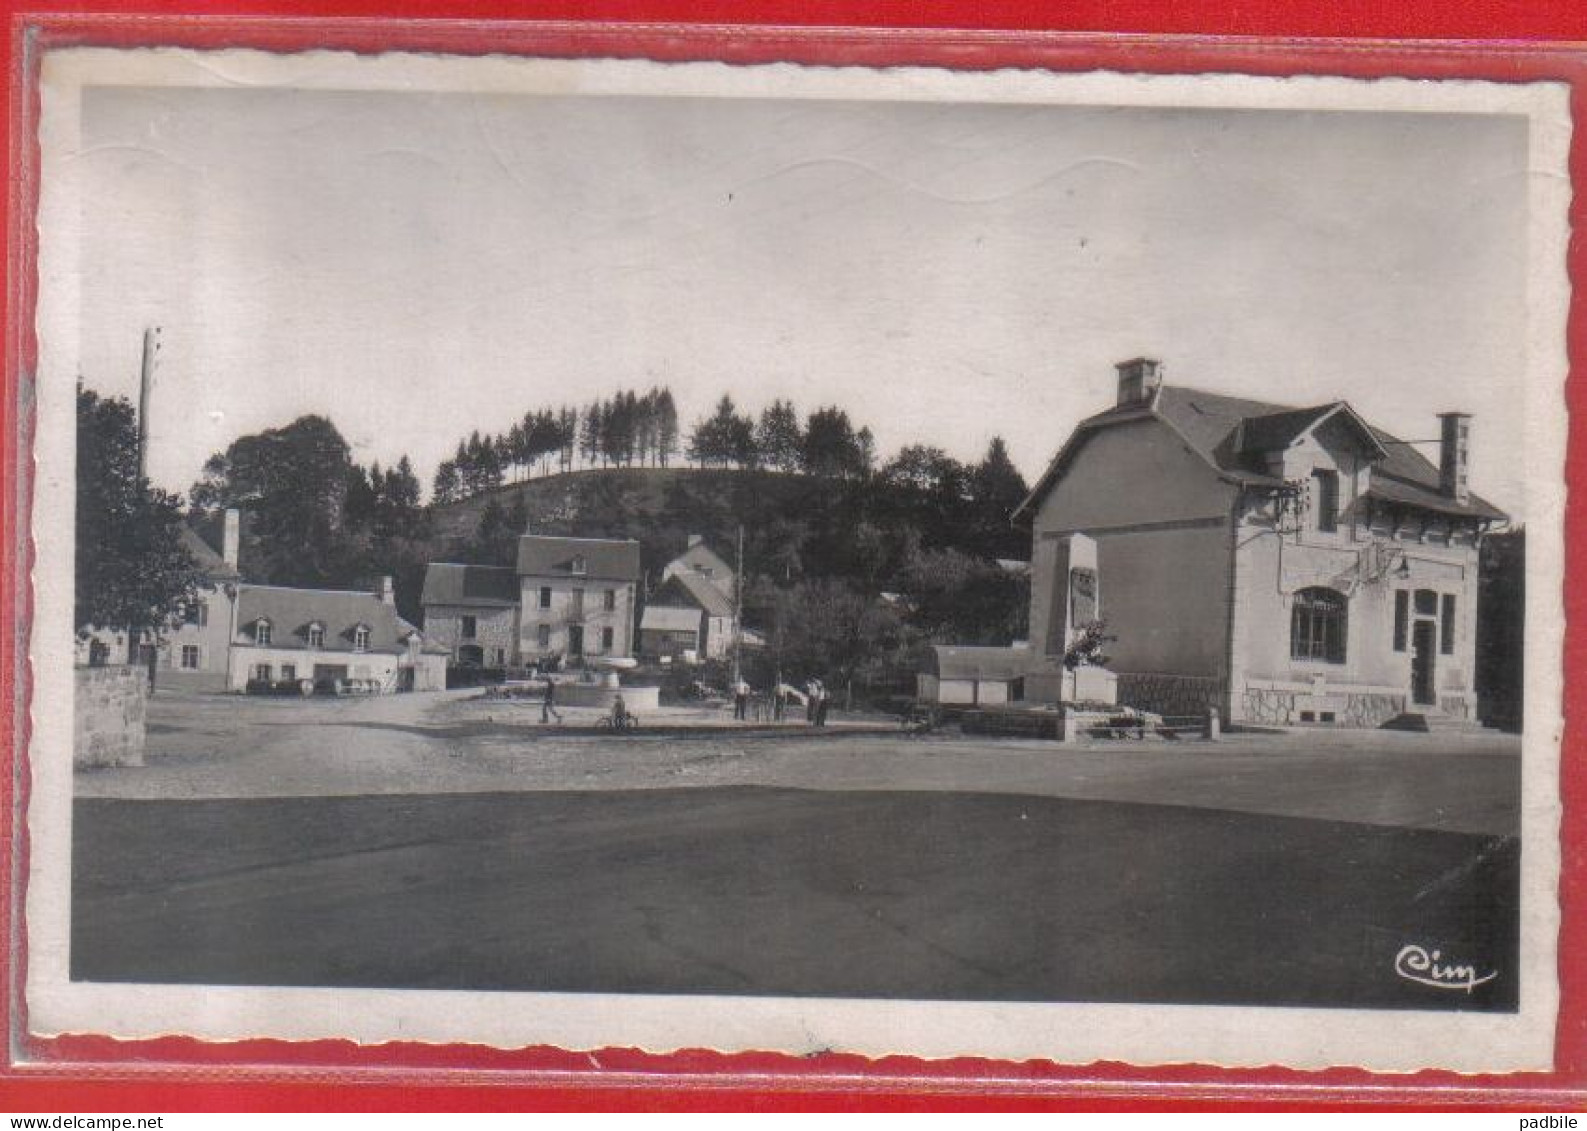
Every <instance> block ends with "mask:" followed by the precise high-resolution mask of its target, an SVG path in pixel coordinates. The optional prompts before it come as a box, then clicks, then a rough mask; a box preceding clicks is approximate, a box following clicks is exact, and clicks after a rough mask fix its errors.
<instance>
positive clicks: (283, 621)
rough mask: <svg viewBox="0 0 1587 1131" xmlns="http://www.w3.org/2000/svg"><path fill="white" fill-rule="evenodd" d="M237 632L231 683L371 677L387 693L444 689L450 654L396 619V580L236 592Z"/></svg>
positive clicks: (247, 587)
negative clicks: (343, 586) (365, 585)
mask: <svg viewBox="0 0 1587 1131" xmlns="http://www.w3.org/2000/svg"><path fill="white" fill-rule="evenodd" d="M231 611H232V616H233V617H234V619H235V624H236V629H235V631H234V633H233V637H232V640H231V644H230V647H229V649H228V664H227V673H226V686H227V688H228V689H230V690H233V691H240V690H244V689H245V688H246V687H247V686H248V684H250V683H260V682H269V683H283V682H291V681H298V682H304V681H310V682H313V683H314V684H316V685H322V686H323V685H329V684H332V683H334V681H336V680H354V679H356V680H371V681H374V682H375V683H378V684H379V685H380V686H381V687H383V688H385V689H386V690H389V691H438V690H441V689H443V688H444V687H445V686H446V654H445V652H444V650H442V649H440V648H437V647H435V646H433V645H432V644H430V643H429V642H428V641H426V640H425V638H424V636H423V634H422V633H421V632H420V631H419V629H418V628H416V627H415V626H414V625H411V624H409V623H408V622H407V621H406V620H404V619H403V618H402V617H401V616H399V615H398V614H397V607H396V600H395V597H394V594H393V591H392V585H391V579H390V578H389V577H386V578H381V580H380V584H379V586H378V587H377V588H375V589H372V590H358V589H300V588H295V587H292V586H286V585H252V584H248V583H246V582H244V583H240V584H237V585H235V586H233V587H232V609H231Z"/></svg>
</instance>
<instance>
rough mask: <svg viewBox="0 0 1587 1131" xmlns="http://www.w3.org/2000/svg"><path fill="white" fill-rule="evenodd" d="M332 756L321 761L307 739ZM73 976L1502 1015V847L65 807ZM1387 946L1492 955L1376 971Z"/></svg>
mask: <svg viewBox="0 0 1587 1131" xmlns="http://www.w3.org/2000/svg"><path fill="white" fill-rule="evenodd" d="M331 754H332V752H331V751H329V750H327V757H329V756H331ZM73 852H74V887H73V899H74V903H73V935H72V971H73V976H74V977H75V978H80V979H89V980H136V981H151V982H193V983H231V984H280V985H329V986H383V987H451V988H464V987H466V988H473V989H518V990H570V991H613V992H616V991H623V992H679V993H691V992H711V993H728V994H739V993H770V994H795V995H841V996H881V997H889V996H901V997H913V998H948V999H963V998H975V999H1000V1000H1066V1001H1086V1000H1101V1001H1159V1002H1229V1003H1235V1002H1239V1003H1265V1004H1281V1003H1282V1004H1315V1005H1337V1006H1345V1005H1364V1006H1384V1007H1393V1008H1409V1009H1421V1008H1479V1009H1492V1008H1512V1007H1513V1005H1514V1001H1515V983H1514V981H1513V980H1512V978H1511V976H1510V975H1512V974H1513V972H1514V970H1515V955H1516V939H1515V924H1516V921H1517V919H1516V898H1517V897H1516V891H1517V857H1518V846H1517V843H1516V841H1515V840H1513V839H1510V838H1506V837H1494V836H1482V835H1471V834H1461V833H1451V832H1443V831H1432V830H1426V829H1414V828H1394V827H1387V826H1383V825H1369V824H1363V823H1344V822H1336V821H1329V820H1317V819H1297V818H1293V817H1285V816H1272V815H1264V814H1253V813H1242V812H1232V811H1226V810H1223V811H1220V810H1216V809H1211V808H1207V807H1187V806H1175V805H1142V804H1135V803H1122V802H1116V801H1093V800H1074V799H1068V798H1056V797H1047V796H1020V795H1017V794H1008V793H1002V794H988V793H969V792H954V791H948V790H936V791H924V792H900V791H884V790H879V789H872V790H852V791H842V792H839V791H834V790H790V789H771V788H746V787H699V788H690V789H670V790H663V789H648V790H620V791H601V792H580V791H575V790H570V789H564V790H559V791H553V792H516V793H506V794H501V793H496V794H492V793H478V792H476V793H456V794H450V795H441V796H398V795H392V796H366V797H289V798H258V799H248V800H209V801H182V802H168V801H132V800H118V799H85V800H79V801H78V802H77V803H76V808H75V813H74V838H73ZM1407 943H1421V944H1424V945H1426V946H1428V947H1437V948H1439V949H1441V950H1442V952H1443V953H1444V954H1446V955H1450V956H1456V955H1458V956H1460V957H1461V958H1463V959H1466V960H1469V961H1471V962H1473V963H1475V964H1478V965H1480V966H1481V967H1483V968H1484V970H1485V971H1486V970H1488V969H1492V970H1497V971H1499V974H1500V976H1499V977H1498V978H1497V979H1496V980H1494V981H1493V982H1490V983H1488V984H1487V985H1485V986H1483V987H1481V988H1480V989H1478V990H1477V991H1476V992H1475V993H1474V994H1472V995H1469V996H1468V995H1466V994H1464V993H1451V992H1448V991H1439V990H1433V989H1427V988H1424V987H1421V986H1418V985H1415V984H1413V983H1410V982H1407V981H1404V980H1402V979H1400V978H1397V977H1396V976H1395V975H1394V974H1393V972H1392V963H1393V959H1394V955H1395V954H1396V952H1397V951H1398V950H1399V948H1400V947H1402V946H1404V945H1406V944H1407Z"/></svg>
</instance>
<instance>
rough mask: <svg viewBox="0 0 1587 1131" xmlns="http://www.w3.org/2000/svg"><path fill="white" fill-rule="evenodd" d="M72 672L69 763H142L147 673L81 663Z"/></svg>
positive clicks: (147, 698) (87, 764) (131, 669)
mask: <svg viewBox="0 0 1587 1131" xmlns="http://www.w3.org/2000/svg"><path fill="white" fill-rule="evenodd" d="M72 674H73V676H74V677H75V687H74V689H73V696H72V765H73V766H74V767H84V766H141V765H143V740H144V721H145V718H146V716H147V709H148V702H149V683H148V680H149V675H148V672H146V671H145V670H144V669H142V668H130V667H114V668H111V667H105V668H87V667H83V668H74V669H73V670H72Z"/></svg>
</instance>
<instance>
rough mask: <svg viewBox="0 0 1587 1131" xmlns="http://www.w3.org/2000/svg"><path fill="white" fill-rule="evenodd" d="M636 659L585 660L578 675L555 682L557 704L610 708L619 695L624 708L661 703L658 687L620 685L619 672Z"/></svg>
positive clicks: (641, 708)
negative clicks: (571, 678) (582, 668)
mask: <svg viewBox="0 0 1587 1131" xmlns="http://www.w3.org/2000/svg"><path fill="white" fill-rule="evenodd" d="M638 666H639V661H638V660H636V659H634V658H633V657H632V656H596V657H593V658H592V659H590V660H589V661H587V663H586V665H585V669H584V671H583V672H582V673H580V675H579V678H578V679H576V680H570V681H568V682H558V683H557V703H558V705H560V706H565V707H598V708H600V709H601V710H603V711H609V710H611V707H612V703H613V702H615V701H616V699H617V696H618V695H619V694H620V695H622V697H623V703H624V704H625V705H626V706H627V708H628V710H630V711H632V712H635V713H636V714H637V713H638V712H640V711H654V710H656V709H657V708H658V707H660V706H661V689H660V688H659V687H624V686H623V684H622V680H621V678H620V676H619V673H620V672H625V671H632V670H633V669H634V668H637V667H638Z"/></svg>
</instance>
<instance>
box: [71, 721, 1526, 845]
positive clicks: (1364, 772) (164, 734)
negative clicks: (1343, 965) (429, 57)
mask: <svg viewBox="0 0 1587 1131" xmlns="http://www.w3.org/2000/svg"><path fill="white" fill-rule="evenodd" d="M592 717H593V715H592ZM683 717H687V716H683ZM537 719H538V708H536V707H533V706H529V705H524V704H502V703H486V702H478V701H471V700H470V699H469V698H468V697H467V696H466V695H464V696H460V695H458V694H456V693H449V694H446V695H435V696H430V695H406V696H386V697H382V698H379V699H372V700H339V701H338V700H330V701H326V700H312V701H308V702H301V701H292V700H270V699H240V698H237V697H233V696H180V695H173V694H171V693H166V692H162V693H161V694H159V695H157V696H156V697H155V699H154V701H153V704H152V706H151V709H150V733H149V755H148V762H149V764H148V765H147V766H144V767H140V768H132V769H122V770H99V771H92V772H86V773H81V774H79V775H78V777H77V782H76V789H77V796H78V797H82V798H86V797H102V798H143V799H149V800H155V799H170V798H195V799H197V798H211V799H214V798H245V797H283V796H351V795H368V794H433V793H458V792H504V791H520V790H527V791H535V792H546V791H558V790H574V791H590V790H636V789H678V788H681V787H688V788H721V787H729V786H766V787H775V788H796V789H822V790H836V791H843V792H851V791H857V790H880V791H891V790H897V789H900V788H908V789H913V790H940V791H949V792H982V793H1002V794H1013V795H1019V796H1026V797H1063V798H1070V799H1074V800H1094V801H1117V802H1129V803H1143V804H1164V805H1177V806H1191V807H1197V808H1206V809H1212V810H1218V811H1225V810H1236V811H1239V812H1244V813H1250V814H1263V815H1270V816H1290V817H1315V818H1322V819H1326V820H1333V821H1351V822H1364V823H1370V824H1376V825H1383V826H1392V827H1415V828H1426V829H1442V830H1447V831H1452V832H1468V833H1482V834H1493V835H1515V834H1516V833H1517V831H1518V813H1519V790H1520V776H1521V768H1522V762H1521V758H1520V743H1519V740H1518V739H1516V738H1514V737H1512V736H1507V735H1500V734H1494V733H1484V734H1480V735H1475V736H1458V735H1454V736H1451V735H1416V734H1403V733H1390V732H1381V731H1365V732H1360V731H1357V732H1352V731H1313V732H1307V733H1302V734H1282V735H1238V736H1232V737H1230V738H1228V739H1226V740H1225V741H1224V742H1222V743H1220V744H1216V745H1214V744H1208V743H1202V742H1194V741H1190V742H1179V743H1163V742H1155V743H1154V742H1147V743H1137V742H1110V741H1105V740H1104V741H1096V742H1090V743H1081V744H1077V745H1075V746H1066V745H1061V744H1058V743H1053V742H1046V741H1021V740H1010V739H987V738H958V737H953V736H947V735H944V736H933V737H930V738H926V739H909V738H906V737H904V736H902V735H899V734H897V733H896V732H893V733H885V732H884V733H876V734H868V735H856V736H841V737H838V736H832V737H827V738H814V737H811V738H805V737H801V735H802V734H805V733H808V732H804V731H803V730H802V728H800V727H797V726H795V727H792V728H790V733H789V735H788V737H779V738H774V739H764V738H751V737H744V736H739V735H735V734H733V733H732V731H731V730H730V729H729V730H724V731H723V732H722V733H721V734H720V735H719V736H716V737H710V738H689V739H680V738H673V737H667V738H658V737H656V736H654V735H650V736H646V735H645V734H644V733H643V732H641V733H640V734H639V735H637V736H634V737H629V738H619V739H613V738H610V737H606V738H591V737H585V738H574V737H567V736H565V735H562V734H560V733H558V732H557V731H555V730H554V729H547V728H542V727H540V726H539V725H538V723H537V721H536V720H537Z"/></svg>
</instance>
